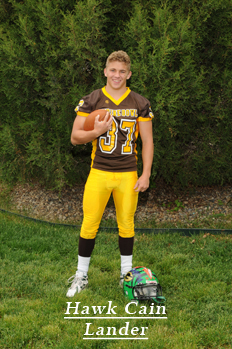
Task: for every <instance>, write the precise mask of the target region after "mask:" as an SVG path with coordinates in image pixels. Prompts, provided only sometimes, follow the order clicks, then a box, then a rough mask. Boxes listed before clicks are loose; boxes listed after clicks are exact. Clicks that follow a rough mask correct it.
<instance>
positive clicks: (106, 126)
mask: <svg viewBox="0 0 232 349" xmlns="http://www.w3.org/2000/svg"><path fill="white" fill-rule="evenodd" d="M109 116H110V117H109ZM99 117H100V115H97V116H96V118H95V122H94V130H95V131H96V132H97V134H98V136H100V135H102V134H103V133H105V132H108V131H109V130H110V129H111V126H112V121H113V116H112V115H110V113H109V112H107V113H106V115H105V117H104V119H103V120H102V121H99ZM108 117H109V120H108Z"/></svg>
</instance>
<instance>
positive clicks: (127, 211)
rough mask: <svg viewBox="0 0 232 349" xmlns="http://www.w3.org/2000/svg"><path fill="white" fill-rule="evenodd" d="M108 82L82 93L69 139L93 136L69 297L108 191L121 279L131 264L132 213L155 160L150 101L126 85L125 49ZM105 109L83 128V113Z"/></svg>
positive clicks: (78, 285)
mask: <svg viewBox="0 0 232 349" xmlns="http://www.w3.org/2000/svg"><path fill="white" fill-rule="evenodd" d="M104 74H105V77H106V86H105V87H103V88H101V89H98V90H95V91H93V92H92V93H90V94H89V95H87V96H85V97H83V98H82V99H81V100H80V102H79V104H78V106H77V107H76V109H75V111H76V119H75V121H74V124H73V129H72V134H71V143H72V144H73V145H78V144H85V143H87V142H92V155H91V159H92V163H91V170H90V174H89V177H88V179H87V182H86V185H85V191H84V197H83V222H82V227H81V232H80V238H79V246H78V247H79V249H78V265H77V271H76V274H75V275H73V276H72V277H71V278H70V279H69V282H70V283H72V284H71V287H70V288H69V289H68V292H67V297H73V296H74V295H75V294H76V293H79V292H80V291H81V290H83V289H84V288H85V287H86V286H87V285H88V270H89V263H90V258H91V253H92V251H93V249H94V244H95V237H96V234H97V231H98V228H99V224H100V221H101V218H102V215H103V212H104V209H105V207H106V204H107V202H108V200H109V198H110V195H111V193H112V195H113V199H114V203H115V209H116V216H117V224H118V230H119V250H120V254H121V275H120V285H121V286H122V285H123V278H124V276H125V274H126V273H127V272H128V271H129V270H131V269H132V255H133V244H134V235H135V233H134V215H135V211H136V208H137V202H138V193H139V192H144V191H145V190H146V189H147V188H148V187H149V177H150V174H151V166H152V162H153V135H152V118H153V113H152V110H151V107H150V102H149V100H147V99H146V98H144V97H143V96H141V95H139V94H137V93H135V92H134V91H131V90H130V88H128V87H127V80H128V79H130V77H131V75H132V73H131V70H130V58H129V56H128V55H127V53H126V52H124V51H116V52H113V53H112V54H111V55H110V56H109V57H108V59H107V61H106V67H105V69H104ZM97 109H106V110H107V114H106V116H105V118H104V119H103V121H99V117H98V116H97V117H96V119H95V124H94V129H93V130H91V131H85V130H84V123H85V120H86V117H87V116H88V115H89V114H90V113H91V112H92V111H94V110H97ZM138 134H140V137H141V140H142V162H143V172H142V175H141V176H140V177H139V178H138V176H137V150H136V140H137V137H138Z"/></svg>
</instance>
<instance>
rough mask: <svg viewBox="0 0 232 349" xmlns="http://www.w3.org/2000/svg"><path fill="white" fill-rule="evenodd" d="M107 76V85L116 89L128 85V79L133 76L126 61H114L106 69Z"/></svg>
mask: <svg viewBox="0 0 232 349" xmlns="http://www.w3.org/2000/svg"><path fill="white" fill-rule="evenodd" d="M104 73H105V76H106V77H107V85H109V86H110V87H111V88H112V89H114V90H119V89H121V88H125V87H126V81H127V79H129V78H130V77H131V71H129V70H128V67H127V65H126V63H124V62H118V61H113V62H110V63H109V64H108V66H107V67H106V68H105V69H104Z"/></svg>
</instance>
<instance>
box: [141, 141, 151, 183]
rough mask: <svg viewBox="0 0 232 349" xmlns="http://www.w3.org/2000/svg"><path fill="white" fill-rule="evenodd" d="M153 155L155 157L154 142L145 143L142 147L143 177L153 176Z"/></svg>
mask: <svg viewBox="0 0 232 349" xmlns="http://www.w3.org/2000/svg"><path fill="white" fill-rule="evenodd" d="M153 155H154V145H153V141H151V140H150V141H147V142H143V147H142V161H143V173H142V174H143V175H145V176H147V177H148V178H150V175H151V167H152V163H153Z"/></svg>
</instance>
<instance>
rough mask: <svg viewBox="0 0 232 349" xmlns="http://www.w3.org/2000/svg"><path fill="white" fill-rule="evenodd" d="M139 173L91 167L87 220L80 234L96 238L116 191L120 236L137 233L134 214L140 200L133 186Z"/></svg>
mask: <svg viewBox="0 0 232 349" xmlns="http://www.w3.org/2000/svg"><path fill="white" fill-rule="evenodd" d="M137 178H138V177H137V172H136V171H133V172H105V171H100V170H96V169H94V168H92V169H91V171H90V174H89V177H88V179H87V182H86V185H85V192H84V198H83V211H84V219H83V223H82V227H81V233H80V236H81V237H82V238H84V239H94V238H95V236H96V234H97V231H98V228H99V224H100V222H101V218H102V215H103V212H104V210H105V207H106V205H107V202H108V200H109V198H110V195H111V193H113V199H114V204H115V209H116V216H117V223H118V229H119V235H120V236H121V237H123V238H130V237H133V236H134V214H135V211H136V208H137V203H138V192H135V190H134V189H133V188H134V186H135V183H136V182H137Z"/></svg>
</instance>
